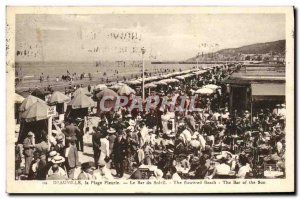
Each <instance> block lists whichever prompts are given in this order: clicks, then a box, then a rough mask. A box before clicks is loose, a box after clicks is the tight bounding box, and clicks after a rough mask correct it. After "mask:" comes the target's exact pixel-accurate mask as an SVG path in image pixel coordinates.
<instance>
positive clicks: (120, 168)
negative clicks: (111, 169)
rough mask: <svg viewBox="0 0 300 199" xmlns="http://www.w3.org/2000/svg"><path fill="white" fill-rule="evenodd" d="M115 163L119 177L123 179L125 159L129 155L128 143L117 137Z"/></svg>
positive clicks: (114, 151) (114, 150)
mask: <svg viewBox="0 0 300 199" xmlns="http://www.w3.org/2000/svg"><path fill="white" fill-rule="evenodd" d="M113 154H114V162H115V167H116V172H117V175H118V176H119V177H123V174H124V167H125V159H126V158H127V155H128V143H127V141H126V140H125V139H124V138H121V140H120V139H119V138H118V137H117V138H116V140H115V143H114V148H113Z"/></svg>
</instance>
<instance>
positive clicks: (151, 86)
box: [145, 83, 157, 89]
mask: <svg viewBox="0 0 300 199" xmlns="http://www.w3.org/2000/svg"><path fill="white" fill-rule="evenodd" d="M156 87H157V85H156V84H153V83H148V84H145V88H146V89H147V88H156Z"/></svg>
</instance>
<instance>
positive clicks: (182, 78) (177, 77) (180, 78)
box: [175, 75, 184, 80]
mask: <svg viewBox="0 0 300 199" xmlns="http://www.w3.org/2000/svg"><path fill="white" fill-rule="evenodd" d="M175 78H176V79H179V80H184V77H183V76H181V75H180V76H176V77H175Z"/></svg>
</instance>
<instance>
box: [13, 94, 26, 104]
mask: <svg viewBox="0 0 300 199" xmlns="http://www.w3.org/2000/svg"><path fill="white" fill-rule="evenodd" d="M24 99H25V98H24V97H22V96H21V95H19V94H18V93H15V103H16V104H21V103H22V102H23V101H24Z"/></svg>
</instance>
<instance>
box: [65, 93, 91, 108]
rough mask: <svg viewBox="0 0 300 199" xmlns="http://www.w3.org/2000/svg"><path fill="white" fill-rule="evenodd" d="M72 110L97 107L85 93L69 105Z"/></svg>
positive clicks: (77, 96) (80, 94) (76, 97)
mask: <svg viewBox="0 0 300 199" xmlns="http://www.w3.org/2000/svg"><path fill="white" fill-rule="evenodd" d="M68 105H70V106H72V109H79V108H89V107H93V106H95V102H94V101H93V100H92V99H91V98H90V97H88V96H86V95H85V94H83V93H79V94H78V95H76V96H75V97H74V98H73V99H72V100H71V101H70V102H69V104H68Z"/></svg>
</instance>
